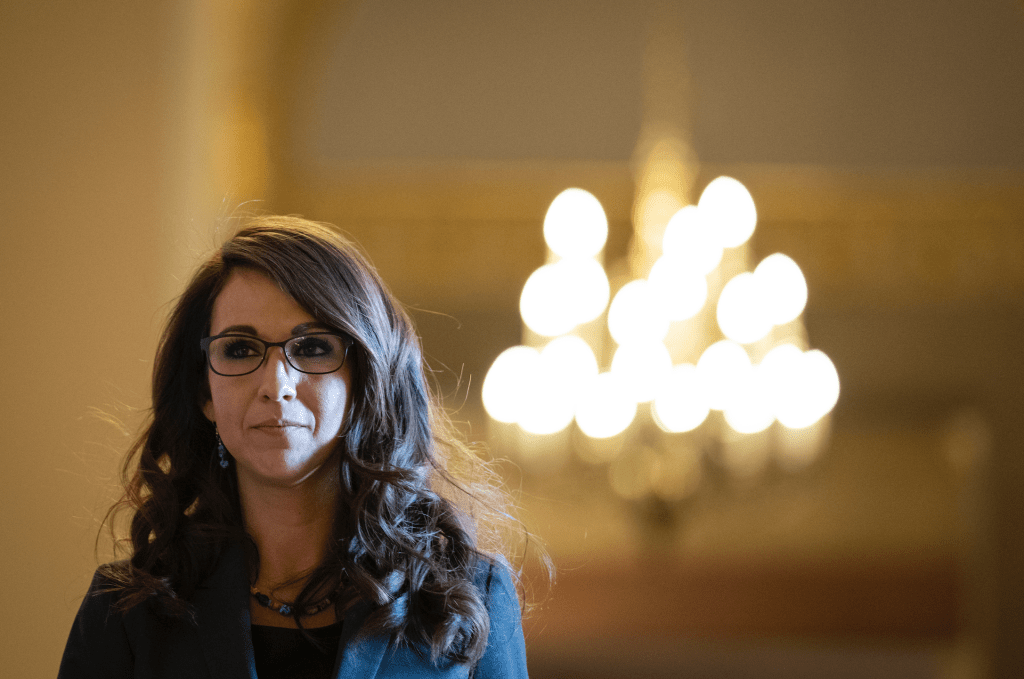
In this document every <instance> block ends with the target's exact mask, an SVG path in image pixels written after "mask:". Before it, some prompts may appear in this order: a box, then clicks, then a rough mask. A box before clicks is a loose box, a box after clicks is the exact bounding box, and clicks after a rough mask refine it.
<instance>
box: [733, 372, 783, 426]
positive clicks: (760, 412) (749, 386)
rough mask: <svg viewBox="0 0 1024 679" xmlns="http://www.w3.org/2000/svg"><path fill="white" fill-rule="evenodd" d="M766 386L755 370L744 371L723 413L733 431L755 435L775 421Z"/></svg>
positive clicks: (769, 394)
mask: <svg viewBox="0 0 1024 679" xmlns="http://www.w3.org/2000/svg"><path fill="white" fill-rule="evenodd" d="M766 386H767V385H766V383H765V381H764V380H763V379H762V378H761V375H760V372H759V371H758V369H757V368H755V369H753V370H748V371H746V373H745V374H744V376H743V378H741V380H740V382H739V384H737V385H736V390H735V391H734V392H733V395H732V398H731V399H730V400H729V404H728V406H727V407H726V408H725V412H724V413H723V414H724V415H725V421H726V423H727V424H728V425H729V426H730V427H732V429H733V431H736V432H738V433H740V434H756V433H757V432H759V431H764V430H765V429H767V428H768V427H769V425H771V423H772V422H774V421H775V411H774V408H773V405H772V398H771V393H770V392H769V391H768V390H767V388H766Z"/></svg>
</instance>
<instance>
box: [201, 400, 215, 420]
mask: <svg viewBox="0 0 1024 679" xmlns="http://www.w3.org/2000/svg"><path fill="white" fill-rule="evenodd" d="M203 415H205V416H206V419H208V420H209V421H210V422H213V423H214V424H217V416H216V413H215V412H214V410H213V399H211V398H208V399H206V402H205V403H204V404H203Z"/></svg>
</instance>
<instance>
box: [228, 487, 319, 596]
mask: <svg viewBox="0 0 1024 679" xmlns="http://www.w3.org/2000/svg"><path fill="white" fill-rule="evenodd" d="M238 494H239V499H240V501H241V505H242V516H243V518H244V520H245V528H246V531H247V532H248V533H249V535H250V536H251V537H252V539H253V541H254V542H255V543H256V548H257V549H258V550H259V564H260V571H259V577H258V578H257V581H256V586H257V587H258V588H259V589H260V590H261V591H265V592H268V593H269V590H273V589H275V588H279V589H278V590H277V594H278V595H279V596H281V597H283V598H294V597H295V596H297V595H298V593H299V592H300V591H301V590H302V586H303V585H304V584H305V576H306V575H308V574H309V572H310V571H312V570H313V569H314V568H316V566H317V565H319V564H320V562H321V561H322V560H323V557H324V554H325V552H326V549H327V544H328V541H329V540H330V536H331V532H332V529H333V525H334V515H335V511H336V507H337V502H338V485H337V475H336V474H332V473H331V472H330V470H328V469H320V470H319V471H318V473H316V474H314V475H313V476H312V477H310V478H308V479H306V480H304V481H303V482H302V483H301V484H299V485H297V486H293V487H287V488H283V487H280V486H274V485H268V484H261V483H258V482H256V481H253V480H251V479H244V478H242V477H241V476H240V478H239V483H238ZM292 581H297V582H294V583H293V582H292ZM286 583H291V584H286Z"/></svg>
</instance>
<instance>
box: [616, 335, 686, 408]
mask: <svg viewBox="0 0 1024 679" xmlns="http://www.w3.org/2000/svg"><path fill="white" fill-rule="evenodd" d="M671 371H672V357H671V356H670V355H669V353H668V348H667V347H666V346H665V344H664V343H663V342H660V341H657V340H655V341H649V342H641V343H636V344H623V345H622V346H620V347H619V348H618V349H616V350H615V356H614V357H613V358H612V372H613V373H615V374H616V375H618V376H619V377H621V378H622V381H623V384H624V385H625V388H626V390H627V393H628V395H629V397H630V398H631V399H632V400H634V401H636V402H637V403H645V402H647V401H650V400H651V399H653V398H654V395H655V393H656V391H657V390H658V388H659V387H660V385H661V382H662V380H664V379H665V378H666V377H667V376H668V374H669V373H670V372H671Z"/></svg>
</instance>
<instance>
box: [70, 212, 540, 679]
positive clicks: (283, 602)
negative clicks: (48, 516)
mask: <svg viewBox="0 0 1024 679" xmlns="http://www.w3.org/2000/svg"><path fill="white" fill-rule="evenodd" d="M476 460H477V458H476V457H475V456H474V455H473V454H472V452H471V451H468V450H466V448H465V447H464V446H462V445H461V444H460V443H459V442H458V441H457V439H456V438H455V437H453V436H452V435H451V432H450V427H449V426H448V425H447V423H446V420H445V419H444V418H443V415H442V414H441V412H440V409H439V408H438V407H437V405H436V404H435V402H434V400H433V399H432V397H431V394H430V391H429V388H428V386H427V384H426V382H425V380H424V371H423V365H422V356H421V351H420V346H419V341H418V339H417V337H416V335H415V333H414V331H413V329H412V326H411V324H410V321H409V319H408V317H407V316H406V314H405V313H404V312H403V311H402V309H401V308H400V307H399V305H398V303H397V302H396V301H395V300H394V299H393V298H392V297H391V295H390V293H389V292H388V291H387V289H386V288H385V286H384V285H383V283H382V282H381V280H380V278H379V277H378V276H377V274H376V272H375V271H374V270H373V268H372V267H371V266H370V265H369V264H368V263H367V262H365V261H364V260H363V259H362V257H360V255H359V254H358V253H357V252H356V250H355V249H354V247H353V246H352V245H351V244H349V243H348V242H346V241H345V240H344V239H342V238H341V237H340V236H338V235H337V234H336V233H334V232H333V231H332V230H331V229H329V228H326V227H324V226H320V225H317V224H314V223H311V222H307V221H305V220H301V219H298V218H292V217H259V218H254V219H251V220H249V221H248V222H247V223H245V224H244V225H243V227H242V228H241V230H239V231H238V233H237V234H236V235H235V236H234V237H233V238H231V239H230V240H229V241H228V242H227V243H226V244H225V245H224V246H223V247H222V248H221V249H220V251H219V252H217V253H216V254H215V255H214V256H213V257H212V258H211V259H210V260H209V261H207V262H206V263H205V264H204V265H202V267H201V268H200V269H199V271H198V272H197V273H196V274H195V276H194V277H193V278H192V280H191V282H190V283H189V285H188V287H187V288H186V290H185V292H184V293H183V294H182V296H181V297H180V299H179V300H178V303H177V306H176V307H175V309H174V311H173V313H172V315H171V318H170V320H169V323H168V326H167V328H166V330H165V332H164V335H163V338H162V340H161V343H160V347H159V349H158V352H157V359H156V365H155V368H154V376H153V414H152V421H151V422H150V424H149V425H148V427H147V428H146V429H145V430H144V432H143V433H142V434H141V436H140V437H139V438H138V440H137V441H136V442H135V444H134V446H133V448H132V451H131V454H130V455H129V458H128V461H127V462H126V463H125V478H126V491H125V495H124V498H123V499H122V501H121V503H120V504H121V506H122V507H123V508H127V509H128V510H129V511H130V512H131V523H130V531H129V533H130V534H129V537H128V538H127V540H126V542H128V543H129V547H130V557H129V558H128V559H127V560H125V561H122V562H117V563H114V564H108V565H106V566H103V567H101V568H100V569H99V570H98V571H97V573H96V576H95V577H94V579H93V583H92V586H91V588H90V591H89V593H88V594H87V596H86V598H85V600H84V601H83V603H82V606H81V609H80V610H79V612H78V617H77V618H76V620H75V623H74V626H73V628H72V631H71V634H70V637H69V639H68V644H67V647H66V649H65V651H64V657H63V660H62V662H61V668H60V674H59V677H61V678H64V679H76V678H78V677H211V678H213V677H216V678H217V679H221V678H225V677H254V676H258V677H259V678H260V679H268V678H272V677H413V676H443V677H449V676H451V677H464V676H475V677H481V678H482V677H525V676H526V656H525V650H524V642H523V634H522V629H521V625H520V614H519V600H518V596H517V593H516V588H515V587H514V586H513V584H512V579H511V576H510V573H509V570H508V568H507V566H506V565H505V564H506V562H505V560H504V559H503V558H502V557H500V556H497V555H495V553H494V552H492V553H488V552H486V551H485V545H484V542H486V541H487V540H488V539H489V538H490V537H491V536H493V535H496V534H497V533H495V532H494V531H493V529H494V527H495V525H496V522H495V521H494V519H495V517H497V518H499V519H500V517H501V516H504V515H503V514H502V512H501V511H494V509H495V508H497V509H498V510H500V508H501V504H500V502H498V503H497V504H496V503H495V502H494V501H493V500H494V499H495V498H497V499H498V500H500V498H501V495H500V493H499V492H497V491H496V490H495V489H496V488H497V486H496V485H495V484H493V483H490V482H488V481H487V478H489V477H483V479H482V480H481V477H480V472H485V471H486V470H485V469H483V468H482V467H481V466H480V465H479V464H478V463H476ZM454 469H462V470H468V472H469V473H468V477H469V480H466V478H465V477H466V476H467V475H466V474H461V475H460V476H462V477H463V478H460V479H457V478H456V477H455V475H454V474H453V472H452V470H454Z"/></svg>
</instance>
